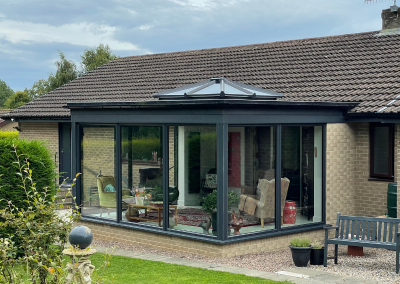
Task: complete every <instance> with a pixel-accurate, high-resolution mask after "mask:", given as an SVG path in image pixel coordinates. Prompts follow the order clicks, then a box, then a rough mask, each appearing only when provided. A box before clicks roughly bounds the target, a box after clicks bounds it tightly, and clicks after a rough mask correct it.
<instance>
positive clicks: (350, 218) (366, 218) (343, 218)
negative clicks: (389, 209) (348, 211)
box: [340, 215, 400, 223]
mask: <svg viewBox="0 0 400 284" xmlns="http://www.w3.org/2000/svg"><path fill="white" fill-rule="evenodd" d="M340 219H341V220H359V221H374V222H388V221H390V222H392V223H400V218H375V217H360V216H343V215H342V216H340ZM388 219H389V220H388Z"/></svg>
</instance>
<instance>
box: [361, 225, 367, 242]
mask: <svg viewBox="0 0 400 284" xmlns="http://www.w3.org/2000/svg"><path fill="white" fill-rule="evenodd" d="M365 223H367V221H362V227H361V231H362V237H361V239H362V240H365Z"/></svg>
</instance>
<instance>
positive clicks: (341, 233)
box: [340, 220, 345, 239]
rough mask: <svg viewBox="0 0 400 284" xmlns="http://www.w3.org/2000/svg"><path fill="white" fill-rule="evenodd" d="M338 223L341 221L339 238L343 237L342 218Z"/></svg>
mask: <svg viewBox="0 0 400 284" xmlns="http://www.w3.org/2000/svg"><path fill="white" fill-rule="evenodd" d="M340 223H341V224H340V238H341V239H343V233H344V223H345V221H344V220H342V221H341V222H340Z"/></svg>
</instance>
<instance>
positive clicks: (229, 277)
mask: <svg viewBox="0 0 400 284" xmlns="http://www.w3.org/2000/svg"><path fill="white" fill-rule="evenodd" d="M90 259H91V261H92V263H93V264H94V265H95V266H96V271H95V273H94V274H93V280H95V279H96V278H97V277H98V273H99V272H98V271H97V268H99V267H100V266H101V264H102V263H103V262H104V254H101V253H96V254H95V255H93V256H91V257H90ZM103 279H104V280H105V279H109V280H111V279H113V281H112V283H124V284H127V283H135V284H136V283H143V284H150V283H163V284H167V283H174V284H175V283H179V284H180V283H191V284H193V283H199V284H201V283H207V284H210V283H232V284H233V283H234V284H241V283H243V284H251V283H265V284H274V283H290V282H279V281H272V280H266V279H261V278H256V277H249V276H245V275H240V274H232V273H228V272H219V271H211V270H207V269H202V268H194V267H188V266H183V265H176V264H168V263H164V262H158V261H150V260H141V259H136V258H129V257H123V256H115V255H114V256H112V258H111V260H110V266H107V268H106V269H105V270H103Z"/></svg>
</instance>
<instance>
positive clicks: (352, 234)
mask: <svg viewBox="0 0 400 284" xmlns="http://www.w3.org/2000/svg"><path fill="white" fill-rule="evenodd" d="M355 222H356V220H352V222H351V235H350V239H353V238H354V225H355V224H354V223H355Z"/></svg>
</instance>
